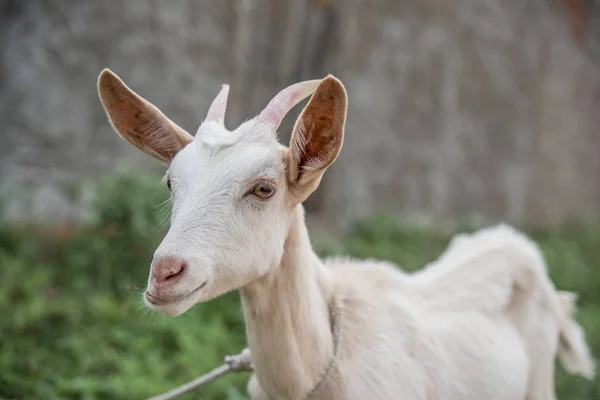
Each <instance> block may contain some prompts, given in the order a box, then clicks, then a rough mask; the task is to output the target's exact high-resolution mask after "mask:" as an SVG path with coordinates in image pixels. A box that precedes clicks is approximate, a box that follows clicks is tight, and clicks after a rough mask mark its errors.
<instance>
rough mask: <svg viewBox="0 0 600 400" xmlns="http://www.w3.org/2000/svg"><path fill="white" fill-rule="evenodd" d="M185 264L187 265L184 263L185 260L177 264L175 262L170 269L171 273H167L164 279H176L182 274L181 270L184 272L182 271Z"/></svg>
mask: <svg viewBox="0 0 600 400" xmlns="http://www.w3.org/2000/svg"><path fill="white" fill-rule="evenodd" d="M186 266H187V265H186V263H185V261H183V262H181V263H179V264H176V265H175V266H174V267H173V269H172V270H171V274H169V275H167V276H166V277H165V281H169V280H172V279H176V278H179V277H180V276H182V275H183V272H184V271H185V269H186Z"/></svg>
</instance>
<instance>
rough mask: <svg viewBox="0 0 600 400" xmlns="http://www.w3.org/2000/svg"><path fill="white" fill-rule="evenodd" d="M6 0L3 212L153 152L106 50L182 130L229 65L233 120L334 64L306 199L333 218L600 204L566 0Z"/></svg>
mask: <svg viewBox="0 0 600 400" xmlns="http://www.w3.org/2000/svg"><path fill="white" fill-rule="evenodd" d="M0 4H1V7H2V20H1V24H0V45H1V46H2V53H1V56H0V90H1V94H0V122H1V125H0V192H1V193H2V194H3V195H4V196H6V195H9V197H10V199H12V200H10V201H9V202H8V206H7V208H6V211H7V213H8V214H9V216H10V217H11V218H13V219H36V220H44V221H49V222H57V221H65V220H67V221H69V220H78V219H80V218H81V217H82V216H83V215H85V205H86V199H87V198H88V197H89V195H88V194H87V192H82V191H81V190H80V189H79V185H78V183H80V182H81V180H83V179H88V180H90V182H95V181H96V180H97V179H98V178H99V177H101V176H103V175H105V174H108V173H110V172H111V171H113V170H114V169H115V168H116V167H117V166H118V165H120V164H125V165H129V166H132V167H134V168H139V169H140V170H146V169H150V170H151V169H156V170H160V169H161V168H162V166H161V165H160V164H158V163H155V162H153V161H152V160H149V159H147V158H146V157H144V156H143V155H142V154H138V152H137V151H135V150H134V149H132V148H131V147H130V146H128V145H127V144H126V143H124V142H123V141H121V140H120V139H119V138H118V137H117V136H116V135H115V134H113V133H112V131H111V129H110V127H109V125H108V123H107V120H106V117H105V115H104V113H103V110H102V107H101V105H100V102H99V101H98V98H97V94H96V86H95V85H96V79H97V76H98V73H99V72H100V71H101V70H102V68H104V67H109V68H111V69H112V70H114V71H115V72H116V73H118V74H119V75H121V76H122V77H123V78H124V79H125V81H126V82H127V83H128V84H129V85H130V86H132V87H133V88H134V89H135V90H136V91H138V92H139V93H140V94H142V95H143V96H144V97H146V98H147V99H149V100H150V101H152V102H153V103H154V104H156V105H157V106H158V107H160V108H161V109H162V110H163V111H164V112H165V113H166V114H167V115H169V117H171V118H172V119H173V120H174V121H176V122H177V123H179V124H180V125H181V126H183V127H185V128H186V129H188V130H189V131H191V132H194V131H195V129H196V127H197V124H198V123H199V122H200V120H201V118H203V117H204V113H205V112H206V110H207V107H208V105H209V104H210V101H211V100H212V98H213V97H214V96H215V95H216V93H217V92H218V90H219V87H220V85H221V84H222V83H226V82H227V83H229V84H231V87H232V89H231V93H230V103H229V110H230V113H229V114H228V116H227V124H228V125H229V126H230V127H233V126H235V125H236V124H238V123H239V122H241V121H242V120H243V119H245V118H247V117H250V116H252V115H254V114H256V113H257V112H259V111H260V110H261V108H262V107H263V106H264V105H265V104H266V102H267V101H268V100H269V99H270V97H271V96H272V95H274V94H275V93H276V92H277V91H278V90H280V89H281V88H283V87H284V86H286V85H288V84H290V83H293V82H295V81H298V80H301V79H312V78H317V77H322V76H324V75H325V74H327V73H333V74H335V75H336V76H338V77H340V78H341V79H342V80H343V81H344V83H345V85H346V87H347V89H348V93H349V117H348V125H347V131H346V142H345V144H344V148H343V150H342V154H341V156H340V159H339V161H338V162H337V163H336V164H335V165H334V166H333V167H332V169H331V171H330V172H329V173H328V174H327V175H326V177H325V179H324V181H323V184H322V187H321V189H320V190H319V191H318V192H317V194H316V195H315V196H314V198H312V199H311V200H310V201H309V203H308V204H307V206H308V208H309V210H310V211H311V213H312V214H313V215H318V216H319V219H321V220H323V221H329V222H333V223H335V224H337V226H343V225H344V224H345V223H346V222H348V221H350V220H351V219H352V218H354V217H357V216H366V215H371V214H373V213H375V212H381V211H391V212H394V213H396V214H398V215H402V216H407V217H414V218H419V219H422V220H424V221H427V222H430V223H439V222H444V221H452V220H456V219H459V218H465V217H477V218H482V219H484V220H487V221H495V220H508V221H510V222H515V223H528V224H544V225H548V224H550V225H552V224H557V223H562V222H565V221H568V220H571V219H580V218H595V217H598V214H599V213H600V133H599V132H598V127H599V126H600V125H599V122H600V117H599V110H600V90H599V88H600V86H599V83H600V73H599V64H598V58H597V57H596V58H595V57H593V51H592V50H591V49H593V46H591V45H588V44H584V45H581V44H576V42H575V41H574V40H573V37H572V35H570V30H569V27H568V23H567V19H566V18H565V16H564V12H563V10H562V9H561V7H560V6H559V4H558V2H553V1H548V0H529V1H525V2H523V1H522V0H455V1H452V2H450V1H446V0H420V1H414V0H410V1H409V0H401V1H398V0H380V1H359V0H338V1H333V0H332V1H328V0H320V1H307V0H302V1H297V0H295V1H292V0H280V1H277V0H239V1H236V0H220V1H217V0H214V1H198V0H179V1H166V0H156V1H146V0H128V1H117V0H103V1H91V0H80V1H75V0H29V1H26V2H25V1H21V0H5V1H4V2H1V3H0ZM594 27H595V25H592V28H594ZM590 31H591V33H590V37H589V38H588V39H589V41H590V43H596V42H595V41H594V39H595V36H596V33H595V32H597V29H596V30H594V29H590ZM300 107H301V106H299V107H297V109H296V110H295V111H296V112H292V114H291V115H290V116H289V117H288V118H286V121H285V122H284V124H283V126H282V132H281V137H282V139H283V140H285V139H287V137H288V136H289V129H290V127H291V124H292V122H293V119H294V117H295V116H296V115H297V111H299V110H300Z"/></svg>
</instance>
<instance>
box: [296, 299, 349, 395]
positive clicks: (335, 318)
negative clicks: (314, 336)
mask: <svg viewBox="0 0 600 400" xmlns="http://www.w3.org/2000/svg"><path fill="white" fill-rule="evenodd" d="M342 303H343V301H342V300H341V299H339V298H338V297H334V298H333V301H332V302H331V305H330V306H329V315H330V318H331V334H332V336H333V355H332V356H331V360H330V361H329V363H328V364H327V367H326V368H325V372H323V375H321V378H320V379H319V382H317V384H316V385H315V386H314V387H313V388H312V390H311V391H310V392H308V394H307V395H306V397H305V400H309V399H313V398H315V396H317V395H318V394H319V391H320V390H321V389H322V388H323V387H324V386H325V385H326V383H327V382H328V380H329V378H330V377H331V375H332V372H333V371H334V370H335V368H336V367H337V361H338V358H337V356H338V349H339V345H340V338H341V333H342V317H343V312H344V308H343V304H342Z"/></svg>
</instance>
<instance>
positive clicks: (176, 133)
mask: <svg viewBox="0 0 600 400" xmlns="http://www.w3.org/2000/svg"><path fill="white" fill-rule="evenodd" d="M98 95H99V96H100V101H101V102H102V105H103V106H104V110H105V111H106V114H107V115H108V118H109V120H110V122H111V124H112V126H113V128H114V129H115V131H116V132H117V133H118V134H119V136H120V137H121V138H123V139H125V140H127V141H128V142H129V143H131V144H132V145H134V146H135V147H137V148H138V149H140V150H142V151H143V152H144V153H146V154H149V155H151V156H152V157H154V158H156V159H158V160H160V161H164V162H170V161H171V160H172V159H173V157H175V155H176V154H177V153H178V152H179V150H181V149H182V148H184V147H185V145H187V144H188V143H190V142H191V141H192V139H193V137H192V136H191V135H190V134H189V133H187V132H186V131H185V130H184V129H183V128H181V127H179V126H178V125H177V124H175V123H174V122H173V121H171V120H170V119H169V118H167V117H166V116H165V115H164V114H163V113H162V112H161V111H160V110H159V109H158V108H156V107H155V106H154V105H152V104H151V103H150V102H148V101H147V100H145V99H143V98H142V97H140V96H139V95H138V94H137V93H135V92H134V91H133V90H131V89H130V88H129V87H128V86H127V85H125V83H124V82H123V81H122V80H121V79H120V78H119V77H118V76H117V75H116V74H114V73H113V72H112V71H111V70H109V69H105V70H104V71H102V73H100V76H99V77H98Z"/></svg>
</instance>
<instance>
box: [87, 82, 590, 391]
mask: <svg viewBox="0 0 600 400" xmlns="http://www.w3.org/2000/svg"><path fill="white" fill-rule="evenodd" d="M322 82H323V83H321V84H319V82H318V81H309V82H307V83H305V84H297V85H293V86H292V87H291V89H290V88H287V89H285V90H283V91H282V92H280V95H278V96H282V97H280V98H279V97H278V96H276V98H275V99H274V100H273V101H271V102H270V103H269V106H267V108H266V111H263V113H261V115H259V117H257V118H255V119H252V120H249V121H247V122H245V123H244V124H242V125H241V126H239V127H238V128H237V129H235V130H234V131H228V130H227V129H225V127H224V126H223V124H222V120H223V118H222V116H223V113H224V107H225V101H226V94H227V90H228V89H225V91H222V92H221V93H222V94H221V95H220V96H219V97H218V99H217V100H218V101H215V103H214V104H215V105H214V107H211V112H210V113H209V114H210V115H211V118H209V119H208V120H207V121H206V122H205V123H204V124H203V125H202V126H201V127H200V128H199V130H198V133H197V134H196V137H195V138H194V139H193V140H191V139H189V140H187V139H186V140H184V142H186V144H185V145H184V146H182V147H183V148H182V149H179V152H178V153H177V155H176V156H174V158H173V159H172V160H171V165H170V167H169V170H168V172H167V177H168V179H169V180H170V183H171V187H172V200H173V213H172V220H171V227H170V229H169V231H168V233H167V235H166V236H165V238H164V240H163V241H162V243H161V244H160V246H159V247H158V248H157V249H156V252H155V254H154V263H156V264H160V262H169V261H168V260H173V259H177V260H184V261H185V262H186V263H187V268H186V269H185V270H182V272H181V274H179V278H178V279H177V280H173V281H172V282H173V283H169V282H167V283H164V282H163V283H160V285H158V284H154V283H153V281H152V279H149V281H148V290H149V291H150V290H152V291H154V293H155V294H156V295H157V296H160V298H161V299H162V301H161V302H160V303H157V304H152V303H150V302H149V303H148V305H149V306H150V307H152V308H154V309H156V310H158V311H160V312H162V313H164V314H166V315H171V316H175V315H179V314H181V313H183V312H185V311H187V310H188V309H189V308H191V307H192V306H193V305H194V304H196V303H199V302H204V301H208V300H210V299H213V298H215V297H217V296H219V295H221V294H223V293H225V292H227V291H230V290H235V289H239V290H240V294H241V299H242V308H243V312H244V318H245V321H246V331H247V338H248V343H249V347H250V349H251V352H252V358H253V363H254V366H255V375H253V376H252V378H251V379H250V382H249V385H248V390H249V392H250V394H251V396H252V398H253V399H288V400H296V399H298V400H302V399H304V398H305V397H306V396H307V394H308V393H310V392H311V391H312V390H313V389H314V388H315V385H317V383H318V382H320V381H321V380H322V379H323V374H324V373H325V372H326V370H327V366H328V365H330V363H331V362H332V360H333V362H334V366H335V368H334V369H333V371H334V372H335V374H334V375H332V376H326V377H325V382H326V385H325V388H326V389H323V391H322V392H316V395H315V397H313V398H322V399H353V400H354V399H355V400H366V399H373V400H377V399H381V400H383V399H390V400H391V399H402V400H438V399H439V400H483V399H486V400H523V399H527V400H538V399H540V400H542V399H543V400H551V399H554V383H553V382H554V381H553V380H554V362H555V358H556V356H557V353H558V354H559V355H560V359H561V360H562V361H563V362H564V365H565V367H566V368H567V369H568V370H569V371H571V372H574V373H580V374H582V375H584V376H586V377H591V376H593V374H594V365H593V362H592V359H591V355H590V354H589V350H588V348H587V345H586V343H585V338H584V335H583V331H582V329H581V327H580V326H579V325H578V324H577V323H576V321H575V320H574V318H573V309H574V302H575V299H574V296H573V295H572V294H569V293H566V292H557V291H556V289H555V288H554V285H553V284H552V282H551V280H550V279H549V277H548V275H547V272H546V265H545V262H544V258H543V256H542V253H541V251H540V250H539V249H538V247H537V246H536V245H535V243H533V242H532V241H531V240H529V239H528V238H527V237H526V236H525V235H523V234H521V233H520V232H518V231H516V230H514V229H513V228H510V227H508V226H505V225H500V226H497V227H493V228H488V229H484V230H481V231H479V232H476V233H474V234H472V235H459V236H457V237H455V238H454V240H453V241H452V242H451V243H450V245H449V246H448V248H447V249H446V251H445V252H444V253H443V254H442V255H441V256H440V257H439V258H438V259H437V260H435V261H434V262H432V263H430V264H429V265H427V266H426V267H425V268H423V269H422V270H421V271H419V272H417V273H414V274H407V273H404V272H403V271H401V270H400V269H399V268H397V267H396V266H394V265H392V264H390V263H386V262H380V261H369V260H366V261H353V260H327V261H325V262H324V261H322V260H320V259H319V258H318V257H317V255H316V254H315V253H314V251H313V249H312V246H311V243H310V240H309V236H308V232H307V230H306V226H305V224H304V212H303V208H302V205H301V204H297V203H298V202H299V201H302V200H298V199H305V198H306V197H307V196H308V195H309V194H310V192H312V191H313V190H314V189H315V188H316V186H317V184H318V182H319V181H320V179H321V174H322V173H323V171H324V170H325V169H326V167H327V165H330V163H331V162H333V160H334V159H335V157H336V156H337V152H339V149H340V148H341V136H343V124H344V121H345V89H344V88H343V86H342V85H341V82H339V81H337V80H336V79H335V78H333V77H328V78H326V79H324V80H323V81H322ZM317 86H319V89H318V90H320V92H319V93H318V94H319V95H318V96H317V97H316V98H315V96H313V99H312V100H311V102H312V101H313V100H314V102H313V103H311V104H312V106H311V107H307V108H305V111H304V112H303V116H301V119H302V118H304V117H306V118H305V119H306V121H308V122H309V124H308V125H306V124H305V123H304V122H305V121H303V120H300V121H299V123H298V124H297V125H296V127H297V128H296V130H295V131H294V136H293V138H292V149H291V150H292V151H288V149H287V148H285V147H283V146H281V145H280V144H279V143H278V142H277V139H276V132H275V129H276V128H275V127H276V126H278V125H279V122H280V119H281V118H283V116H284V115H285V113H286V112H287V111H289V109H290V108H291V107H293V106H294V105H295V104H296V103H297V102H298V101H299V99H301V98H302V97H303V96H307V95H308V94H310V93H311V92H312V91H314V90H315V89H316V87H317ZM113 87H116V88H117V89H118V90H111V88H113ZM99 90H100V94H101V97H102V98H103V99H108V100H106V101H105V103H104V104H105V107H106V108H107V113H108V114H109V116H110V117H111V118H113V119H114V120H115V121H118V122H119V124H118V126H120V127H121V132H120V134H121V135H123V136H124V137H126V138H127V137H128V136H127V135H128V134H130V133H131V132H135V129H133V130H132V129H130V128H134V127H135V124H136V123H138V121H137V119H136V118H137V117H136V118H133V119H131V120H129V119H127V118H129V117H127V116H128V115H134V113H133V112H129V111H130V110H131V109H132V108H133V109H134V111H135V108H136V107H138V108H139V107H142V108H144V110H149V112H153V113H155V111H154V109H153V108H147V107H146V105H145V104H146V103H133V104H132V105H128V104H127V103H123V102H124V101H126V100H127V99H128V98H130V97H131V96H125V97H123V98H121V97H118V96H121V94H122V93H125V94H127V93H128V91H129V90H130V89H129V88H127V87H125V86H124V84H122V82H121V81H120V80H119V79H118V78H116V76H114V74H112V73H111V72H110V71H108V72H103V74H102V75H101V77H100V83H99ZM115 96H117V99H118V100H119V101H120V103H119V104H125V105H127V106H128V107H129V108H126V107H125V108H124V107H120V108H114V107H112V105H113V104H114V103H115V102H114V101H111V99H112V97H115ZM123 99H125V100H123ZM140 104H141V105H140ZM111 107H112V108H111ZM123 110H125V111H128V112H129V114H126V115H125V117H127V118H125V117H124V116H123V114H122V112H123ZM307 110H308V111H307ZM305 113H307V114H306V115H305ZM321 117H323V118H322V119H319V118H321ZM156 119H157V120H158V121H159V122H162V125H160V126H161V127H162V126H166V127H171V126H173V125H172V123H171V122H170V121H169V120H166V119H165V117H164V116H162V114H158V113H156ZM315 121H317V122H319V123H318V124H317V123H316V122H315ZM304 128H306V129H304ZM330 128H331V129H330ZM319 129H321V131H319ZM171 132H174V133H173V134H174V135H176V134H177V132H179V131H178V130H172V131H171ZM334 134H335V135H339V136H338V137H333V136H332V135H334ZM148 135H149V136H150V137H149V138H148V139H147V140H145V141H144V140H143V138H142V139H140V137H138V136H135V137H134V138H133V139H135V140H131V142H132V143H134V144H135V145H136V146H138V147H139V148H140V149H142V150H143V151H146V152H147V153H148V154H151V155H156V154H164V152H161V151H160V150H161V149H156V148H155V147H154V146H155V141H153V140H154V139H153V138H152V137H151V136H152V135H155V136H156V133H155V132H154V133H153V132H152V130H150V131H148ZM319 135H322V136H319ZM181 137H183V138H187V136H185V135H183V136H181V135H180V136H179V138H180V139H181ZM130 139H131V138H130ZM168 139H169V140H171V142H172V143H175V144H176V145H177V144H180V143H181V142H182V140H179V141H177V140H174V139H173V138H168ZM321 139H323V140H321ZM334 139H340V140H334ZM315 146H323V148H321V147H319V148H316V149H315ZM309 150H310V156H311V157H310V158H309V159H308V160H306V157H300V156H303V155H305V154H307V153H306V151H309ZM290 154H291V155H290ZM299 155H300V156H299ZM290 157H291V161H290ZM161 159H163V160H164V159H165V157H162V158H161ZM302 160H304V162H305V163H307V164H306V165H304V164H303V165H299V164H298V163H299V162H302ZM290 165H291V166H292V167H293V168H294V171H293V173H288V172H289V171H287V170H289V168H290ZM299 171H300V172H299ZM261 180H268V181H269V182H271V183H272V184H273V185H274V187H275V188H276V191H275V193H274V195H273V196H272V197H271V198H269V199H267V200H265V199H261V198H259V197H257V196H253V195H248V193H249V191H251V189H252V187H253V185H254V184H255V183H256V182H259V181H261ZM399 245H401V244H399ZM166 260H167V261H166ZM153 285H155V286H156V287H153ZM158 286H160V292H159V291H158V289H157V287H158ZM336 304H340V305H341V306H339V307H338V306H335V305H336ZM332 307H334V308H335V307H338V308H337V311H339V312H340V313H339V315H341V317H340V320H339V321H338V322H336V323H338V324H339V326H337V328H339V330H340V332H341V333H340V339H339V345H338V347H337V348H335V346H334V342H335V340H334V335H333V332H332V311H331V310H332ZM334 311H336V310H334Z"/></svg>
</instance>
